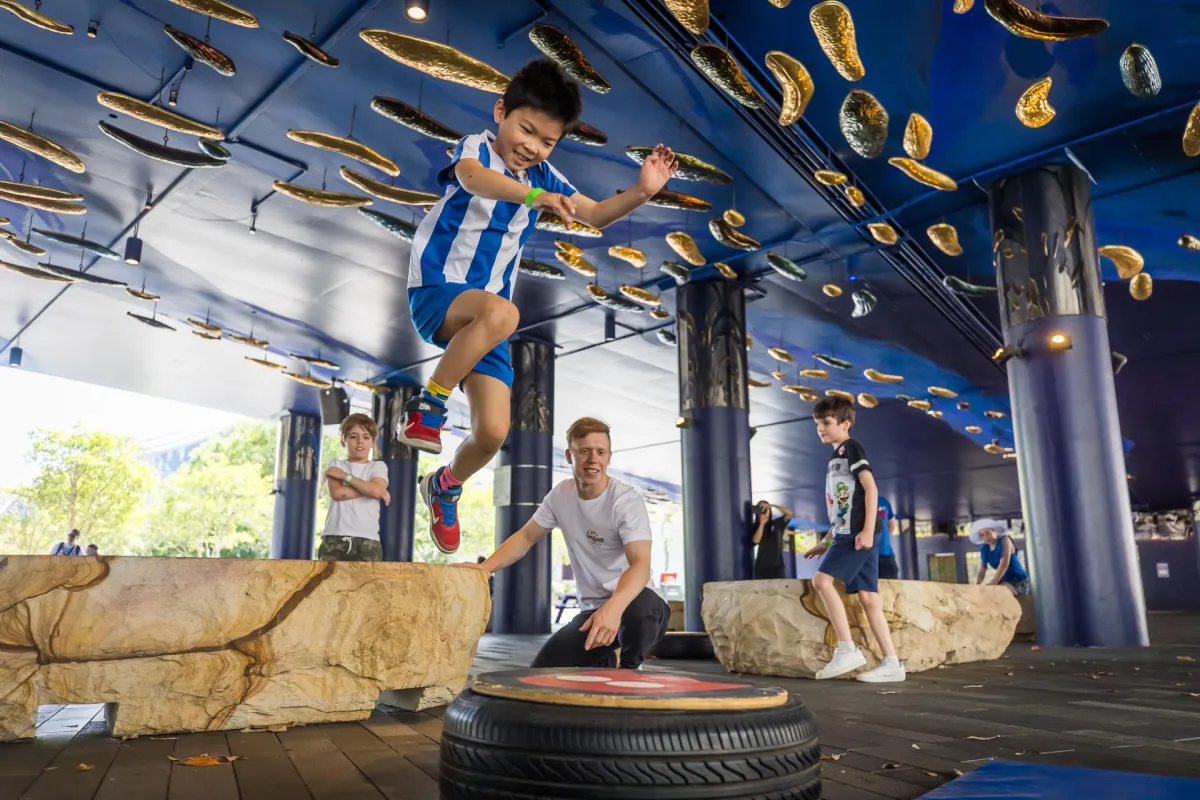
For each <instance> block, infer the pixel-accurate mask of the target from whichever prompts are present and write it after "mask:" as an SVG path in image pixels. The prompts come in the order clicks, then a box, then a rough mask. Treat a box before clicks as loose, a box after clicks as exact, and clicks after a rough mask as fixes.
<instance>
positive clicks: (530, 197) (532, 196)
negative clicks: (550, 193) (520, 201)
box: [525, 189, 546, 208]
mask: <svg viewBox="0 0 1200 800" xmlns="http://www.w3.org/2000/svg"><path fill="white" fill-rule="evenodd" d="M545 193H546V190H545V189H530V190H529V194H527V195H525V206H526V207H527V208H533V201H534V200H537V196H538V195H539V194H545Z"/></svg>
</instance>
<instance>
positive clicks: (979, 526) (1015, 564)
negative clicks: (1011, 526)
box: [967, 519, 1033, 596]
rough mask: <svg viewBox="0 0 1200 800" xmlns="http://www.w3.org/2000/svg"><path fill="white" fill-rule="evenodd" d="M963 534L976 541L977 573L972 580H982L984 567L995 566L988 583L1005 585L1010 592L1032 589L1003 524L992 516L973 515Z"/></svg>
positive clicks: (985, 568)
mask: <svg viewBox="0 0 1200 800" xmlns="http://www.w3.org/2000/svg"><path fill="white" fill-rule="evenodd" d="M967 536H968V538H969V539H970V540H971V543H972V544H977V545H979V574H978V575H977V576H976V577H975V583H977V584H979V583H983V578H984V576H985V575H987V570H988V567H991V568H992V569H994V570H996V577H995V578H993V579H992V583H991V585H993V586H994V585H996V584H1000V585H1002V586H1007V587H1008V590H1009V591H1010V592H1012V593H1013V595H1014V596H1019V595H1023V594H1029V593H1030V592H1031V591H1033V588H1032V587H1031V586H1030V584H1029V573H1028V572H1026V571H1025V567H1023V566H1022V565H1021V555H1020V553H1018V552H1017V546H1016V545H1015V544H1013V540H1012V537H1011V536H1009V535H1008V526H1007V525H1005V524H1004V523H1002V522H1000V521H999V520H995V519H977V520H975V521H974V522H972V523H971V530H970V531H969V532H968V534H967Z"/></svg>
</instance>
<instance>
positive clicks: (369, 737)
mask: <svg viewBox="0 0 1200 800" xmlns="http://www.w3.org/2000/svg"><path fill="white" fill-rule="evenodd" d="M321 727H322V728H323V729H324V733H325V735H326V736H327V737H328V738H329V741H331V742H333V743H334V745H335V746H336V747H337V749H338V750H341V751H342V752H343V753H351V752H354V751H357V750H388V746H387V743H386V742H384V741H383V740H382V739H380V738H379V737H378V736H376V735H375V734H373V733H371V731H370V730H368V729H367V728H364V727H363V726H362V725H359V724H358V723H357V722H334V723H331V724H329V725H322V726H321ZM389 752H390V750H389Z"/></svg>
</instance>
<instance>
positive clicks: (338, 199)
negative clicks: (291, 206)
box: [271, 181, 371, 208]
mask: <svg viewBox="0 0 1200 800" xmlns="http://www.w3.org/2000/svg"><path fill="white" fill-rule="evenodd" d="M271 186H272V187H273V188H274V189H275V191H277V192H279V193H280V194H283V195H287V196H288V197H291V198H292V199H294V200H301V201H303V202H305V203H310V204H312V205H314V206H325V207H328V208H350V207H353V206H369V205H371V198H369V197H363V196H362V195H361V194H346V193H344V192H330V191H326V190H324V189H313V188H312V187H310V186H301V185H299V184H296V183H287V182H286V181H275V182H274V183H273V184H271Z"/></svg>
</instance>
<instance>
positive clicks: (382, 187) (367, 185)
mask: <svg viewBox="0 0 1200 800" xmlns="http://www.w3.org/2000/svg"><path fill="white" fill-rule="evenodd" d="M338 174H339V175H340V176H341V177H342V180H344V181H345V182H346V183H348V184H350V185H351V186H356V187H358V188H359V189H362V190H363V191H364V192H366V193H367V194H370V195H374V196H375V197H378V198H379V199H380V200H387V201H389V202H392V203H398V204H400V205H406V206H427V205H432V204H433V203H436V202H437V201H439V200H441V199H442V198H441V195H436V194H430V193H429V192H418V191H416V190H415V189H401V188H398V187H396V186H392V185H391V184H387V183H384V182H383V181H377V180H375V179H374V178H368V177H367V176H366V175H363V174H362V173H361V172H355V171H354V170H352V169H350V168H349V167H342V168H341V169H340V170H338Z"/></svg>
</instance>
